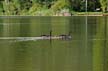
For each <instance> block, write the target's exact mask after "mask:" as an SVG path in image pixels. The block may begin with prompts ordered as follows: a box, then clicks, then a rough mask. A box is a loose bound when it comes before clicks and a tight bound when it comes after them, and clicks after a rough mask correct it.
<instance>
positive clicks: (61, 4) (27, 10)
mask: <svg viewBox="0 0 108 71" xmlns="http://www.w3.org/2000/svg"><path fill="white" fill-rule="evenodd" d="M85 3H86V0H0V15H53V14H55V13H56V12H58V11H59V13H60V12H61V11H62V10H64V9H67V10H68V12H69V13H72V12H73V11H74V12H85ZM87 6H88V7H87V11H88V12H108V0H87ZM67 10H66V11H67Z"/></svg>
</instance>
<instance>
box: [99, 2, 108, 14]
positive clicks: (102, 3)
mask: <svg viewBox="0 0 108 71" xmlns="http://www.w3.org/2000/svg"><path fill="white" fill-rule="evenodd" d="M107 3H108V0H100V4H101V8H102V11H103V12H106V9H107Z"/></svg>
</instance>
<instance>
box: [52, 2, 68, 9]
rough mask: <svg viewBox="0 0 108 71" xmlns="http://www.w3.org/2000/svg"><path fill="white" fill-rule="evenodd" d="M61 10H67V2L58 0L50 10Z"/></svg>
mask: <svg viewBox="0 0 108 71" xmlns="http://www.w3.org/2000/svg"><path fill="white" fill-rule="evenodd" d="M63 8H69V2H68V1H66V0H58V1H57V2H55V3H54V5H52V7H51V9H52V10H54V11H57V10H61V9H63Z"/></svg>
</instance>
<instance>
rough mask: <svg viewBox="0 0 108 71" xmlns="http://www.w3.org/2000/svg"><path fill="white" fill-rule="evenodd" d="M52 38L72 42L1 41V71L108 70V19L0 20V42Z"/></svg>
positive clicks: (42, 18) (44, 18) (76, 17)
mask: <svg viewBox="0 0 108 71" xmlns="http://www.w3.org/2000/svg"><path fill="white" fill-rule="evenodd" d="M86 20H87V21H86ZM50 32H52V33H50ZM50 34H52V36H59V35H61V34H67V35H68V34H69V35H71V37H72V39H71V40H61V39H54V40H44V39H43V40H36V41H34V40H33V41H32V40H30V41H18V40H11V39H7V40H6V39H0V71H107V70H108V68H107V67H108V52H107V51H108V45H107V44H108V17H90V16H89V17H85V16H73V17H0V38H1V37H40V36H41V35H50Z"/></svg>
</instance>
